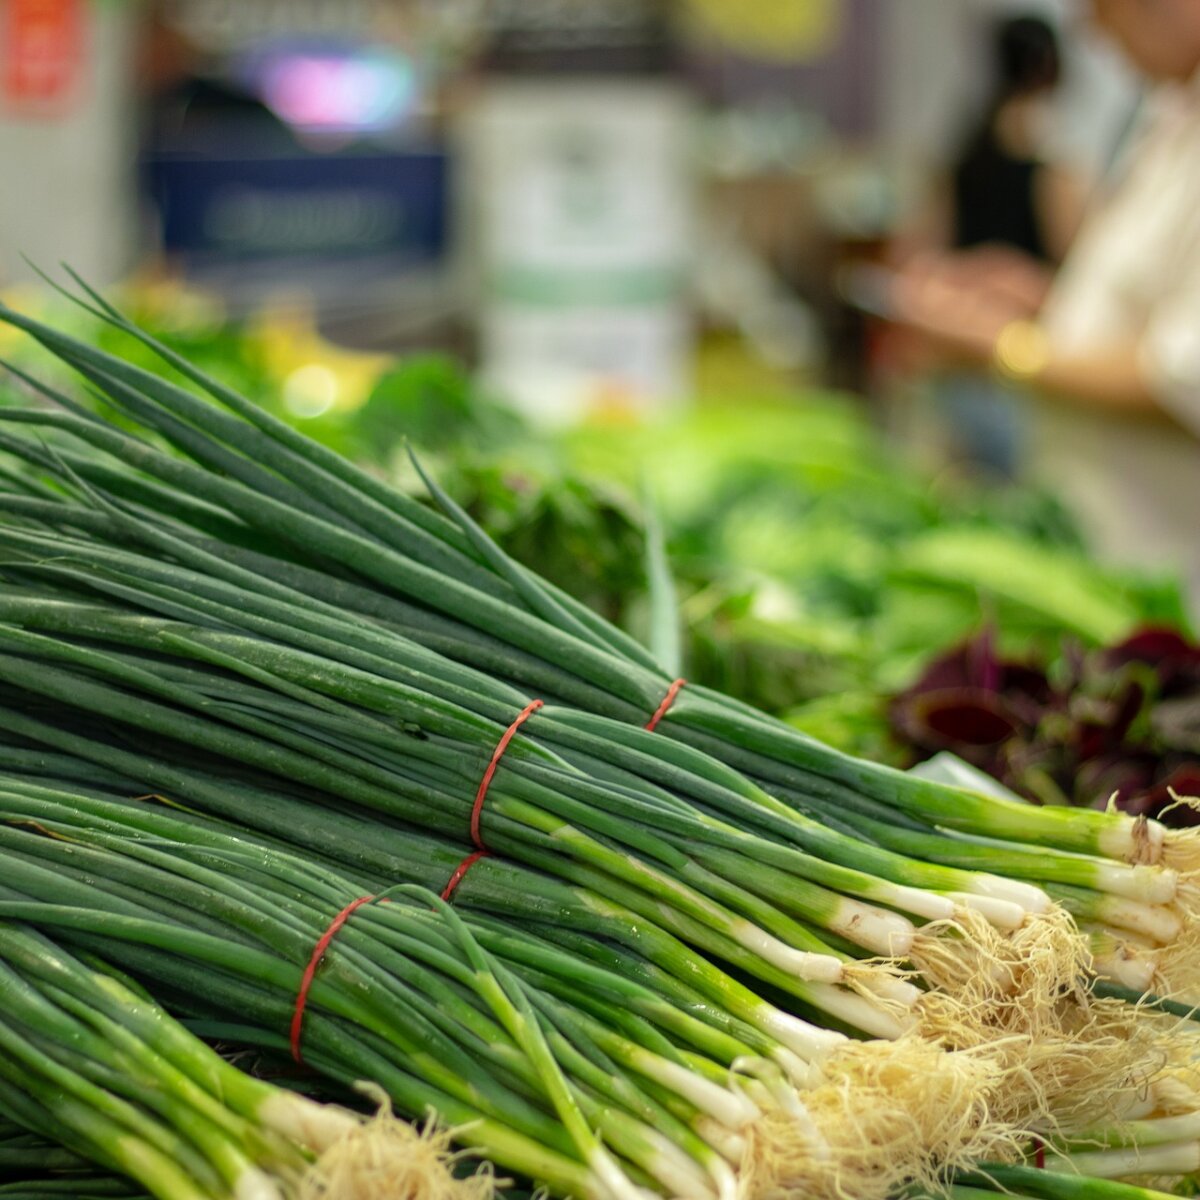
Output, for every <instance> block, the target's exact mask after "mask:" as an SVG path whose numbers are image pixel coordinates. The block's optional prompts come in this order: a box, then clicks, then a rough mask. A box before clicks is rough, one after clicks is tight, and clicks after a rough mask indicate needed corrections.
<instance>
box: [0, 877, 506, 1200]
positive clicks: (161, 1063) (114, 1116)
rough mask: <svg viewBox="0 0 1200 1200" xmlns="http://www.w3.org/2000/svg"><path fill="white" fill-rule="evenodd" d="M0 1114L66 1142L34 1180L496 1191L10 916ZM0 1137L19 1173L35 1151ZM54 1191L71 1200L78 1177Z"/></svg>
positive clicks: (271, 1193) (220, 1192) (268, 1195)
mask: <svg viewBox="0 0 1200 1200" xmlns="http://www.w3.org/2000/svg"><path fill="white" fill-rule="evenodd" d="M5 890H6V891H7V889H5ZM0 1113H3V1114H4V1116H5V1117H7V1118H8V1119H9V1120H10V1121H11V1122H12V1123H13V1124H14V1125H15V1126H17V1127H18V1128H19V1129H22V1130H24V1131H27V1132H30V1133H33V1134H35V1135H40V1136H41V1137H48V1138H53V1139H54V1140H55V1141H57V1142H61V1143H63V1144H64V1145H65V1147H67V1150H68V1153H67V1154H65V1155H61V1154H56V1155H52V1156H51V1158H50V1160H49V1162H47V1161H45V1160H43V1161H41V1162H40V1163H37V1164H36V1165H37V1166H38V1167H39V1168H40V1169H41V1170H43V1171H45V1170H46V1169H47V1168H48V1167H50V1166H51V1165H53V1166H55V1167H57V1169H58V1170H59V1171H62V1170H64V1169H66V1170H71V1169H72V1168H77V1167H78V1165H79V1159H82V1160H86V1161H92V1162H96V1163H99V1164H100V1165H102V1166H104V1167H106V1168H108V1169H110V1170H114V1171H119V1172H121V1173H123V1174H125V1175H127V1176H129V1177H130V1178H132V1179H134V1180H137V1181H138V1183H140V1184H141V1185H142V1186H143V1187H144V1188H146V1189H147V1190H148V1191H149V1192H151V1193H152V1194H153V1195H155V1196H157V1197H162V1198H165V1200H289V1198H292V1200H301V1198H302V1197H306V1196H307V1197H311V1196H314V1195H324V1196H328V1197H330V1198H331V1200H332V1197H334V1196H340V1197H344V1198H345V1200H354V1198H358V1200H368V1198H370V1200H376V1198H378V1197H387V1196H394V1197H405V1198H411V1197H413V1196H417V1195H423V1196H427V1197H429V1198H430V1200H435V1198H443V1197H445V1198H448V1197H450V1196H454V1195H457V1196H459V1197H460V1200H484V1198H485V1197H487V1196H490V1195H491V1194H492V1180H491V1177H490V1175H489V1174H487V1173H484V1174H481V1175H480V1176H478V1177H477V1178H476V1179H474V1180H468V1181H464V1182H463V1183H456V1182H455V1181H454V1180H453V1177H452V1176H451V1174H450V1170H449V1163H448V1160H446V1159H445V1158H444V1157H443V1156H442V1155H441V1154H440V1152H439V1150H438V1149H436V1148H434V1147H432V1146H426V1147H423V1148H424V1149H425V1150H427V1151H430V1152H428V1153H425V1154H422V1153H421V1150H420V1149H418V1150H416V1151H414V1147H421V1146H422V1141H421V1138H420V1136H419V1135H418V1134H416V1133H415V1132H414V1131H413V1130H411V1129H410V1128H409V1127H408V1126H405V1125H402V1124H400V1123H399V1122H397V1121H395V1120H394V1119H392V1118H390V1117H388V1116H381V1117H380V1118H379V1119H377V1120H375V1121H372V1122H369V1123H368V1122H364V1121H361V1120H360V1119H359V1118H357V1117H355V1116H354V1115H352V1114H351V1113H349V1112H347V1111H345V1110H341V1109H336V1108H333V1107H330V1106H326V1105H321V1104H317V1103H314V1102H313V1101H311V1100H307V1099H304V1098H303V1097H301V1096H298V1095H295V1094H294V1093H291V1092H287V1091H281V1090H280V1089H279V1088H277V1087H274V1086H273V1085H271V1084H268V1083H266V1082H264V1081H262V1080H259V1079H254V1078H251V1077H250V1076H248V1075H245V1074H243V1073H242V1072H241V1071H239V1070H237V1069H236V1068H235V1067H233V1066H231V1065H230V1064H229V1063H227V1062H225V1060H224V1059H222V1058H221V1057H220V1056H219V1055H218V1054H216V1053H215V1052H213V1051H212V1050H210V1049H209V1048H208V1047H207V1046H206V1045H205V1044H204V1043H203V1042H201V1041H199V1040H198V1039H197V1038H196V1037H194V1036H193V1035H192V1034H190V1033H188V1032H187V1030H185V1029H184V1028H183V1027H182V1026H180V1025H178V1024H176V1022H174V1021H173V1020H171V1018H170V1017H168V1016H167V1014H166V1013H165V1012H163V1011H162V1009H160V1008H159V1007H158V1006H157V1005H155V1004H154V1003H153V1001H151V1000H150V999H149V998H148V997H147V996H145V995H144V994H142V993H140V992H139V991H137V990H136V989H135V988H134V987H133V986H131V985H130V984H129V983H127V982H126V981H123V980H122V979H121V978H120V977H119V976H118V975H117V974H115V973H113V972H112V971H111V970H107V969H104V968H102V967H100V966H99V965H97V964H96V963H95V962H93V961H87V962H85V961H83V960H81V959H79V958H77V957H75V956H74V955H72V954H70V953H68V952H67V951H65V950H63V949H61V948H60V947H58V946H56V945H55V944H53V943H52V942H50V941H48V940H47V939H46V938H45V937H43V936H41V935H40V934H38V933H36V932H34V931H32V930H29V929H26V928H23V927H22V926H20V925H14V924H11V923H9V922H7V921H5V922H0ZM8 1142H9V1152H8V1156H7V1157H10V1158H12V1159H15V1160H16V1161H17V1162H18V1163H19V1162H20V1161H21V1160H25V1161H26V1162H28V1159H29V1156H30V1153H31V1151H32V1150H36V1149H37V1146H36V1143H35V1144H34V1145H33V1146H32V1147H31V1146H30V1145H29V1144H28V1143H26V1144H24V1145H23V1144H22V1142H21V1140H20V1139H12V1138H9V1139H8ZM74 1155H77V1156H79V1159H76V1158H74V1157H73V1156H74ZM56 1160H57V1161H56ZM383 1164H387V1166H388V1167H389V1168H390V1170H389V1171H388V1172H387V1173H386V1175H385V1172H384V1171H381V1170H379V1169H378V1168H379V1167H380V1166H381V1165H383ZM65 1182H66V1183H67V1184H68V1185H69V1186H70V1187H71V1188H72V1189H73V1190H72V1194H74V1195H80V1194H82V1193H83V1189H84V1182H83V1181H81V1180H79V1179H68V1180H66V1181H65ZM109 1187H110V1188H111V1185H109ZM74 1189H78V1190H74ZM99 1194H106V1193H105V1192H103V1191H102V1192H101V1193H99ZM107 1194H113V1192H112V1191H111V1190H110V1191H108V1192H107ZM116 1194H121V1192H119V1191H118V1192H117V1193H116ZM126 1194H127V1193H126Z"/></svg>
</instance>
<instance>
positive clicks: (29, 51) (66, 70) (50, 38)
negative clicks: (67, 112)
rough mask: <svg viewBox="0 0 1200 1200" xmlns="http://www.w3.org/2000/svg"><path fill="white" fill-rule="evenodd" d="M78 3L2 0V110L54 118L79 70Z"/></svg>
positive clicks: (81, 15)
mask: <svg viewBox="0 0 1200 1200" xmlns="http://www.w3.org/2000/svg"><path fill="white" fill-rule="evenodd" d="M86 20H87V16H86V13H85V12H84V0H5V2H4V3H3V4H0V56H2V60H3V61H2V62H0V81H2V82H0V88H2V91H3V95H4V99H5V102H6V106H7V107H9V108H11V109H16V110H17V111H19V112H22V113H27V114H33V115H38V114H48V115H56V114H58V113H60V112H62V111H63V109H64V107H65V106H66V104H67V103H68V102H69V101H70V100H71V98H72V97H73V96H74V95H75V93H76V89H77V84H78V81H79V78H80V76H81V74H82V71H83V63H84V48H85V29H84V25H85V22H86Z"/></svg>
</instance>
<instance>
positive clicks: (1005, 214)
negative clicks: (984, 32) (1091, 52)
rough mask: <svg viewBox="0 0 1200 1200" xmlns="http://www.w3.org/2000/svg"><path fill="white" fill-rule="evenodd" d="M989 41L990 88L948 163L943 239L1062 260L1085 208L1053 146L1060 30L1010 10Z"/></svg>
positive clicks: (1073, 177) (1071, 172) (1077, 185)
mask: <svg viewBox="0 0 1200 1200" xmlns="http://www.w3.org/2000/svg"><path fill="white" fill-rule="evenodd" d="M991 43H992V45H991V50H992V57H993V67H992V70H993V75H994V79H995V83H994V85H993V89H992V95H991V98H990V99H989V101H988V102H987V104H986V105H985V107H984V111H983V113H982V115H981V117H980V119H979V120H978V121H977V122H976V124H975V126H974V128H972V129H971V130H970V132H969V134H968V136H967V138H966V139H965V141H964V143H963V146H962V148H961V150H960V152H959V154H958V157H957V159H956V160H955V162H954V163H953V165H952V168H951V170H950V173H949V179H948V181H947V184H946V186H945V188H944V191H945V192H946V196H945V197H944V199H943V202H942V203H943V205H944V206H945V207H946V208H947V209H948V212H947V213H946V214H945V217H944V221H945V225H946V226H947V228H946V229H945V231H944V233H943V236H942V238H941V242H942V244H948V245H950V246H953V247H954V248H956V249H968V248H970V247H973V246H1007V247H1011V248H1012V249H1015V250H1019V251H1022V252H1024V253H1025V254H1028V255H1029V256H1031V257H1032V258H1035V259H1038V260H1041V261H1043V262H1057V261H1058V260H1059V259H1061V258H1062V256H1063V254H1064V253H1065V251H1066V249H1067V246H1068V245H1069V244H1070V242H1071V239H1072V238H1073V237H1074V235H1075V230H1076V227H1077V226H1078V224H1079V218H1080V216H1081V214H1082V207H1083V187H1082V184H1081V181H1080V178H1079V174H1078V172H1076V171H1074V170H1072V169H1071V168H1070V167H1069V166H1067V165H1066V164H1065V163H1064V162H1063V161H1062V157H1063V156H1062V155H1061V154H1059V153H1058V152H1057V151H1056V149H1055V147H1054V145H1053V138H1052V126H1053V119H1054V114H1053V112H1052V110H1051V105H1052V103H1053V100H1054V96H1055V93H1056V91H1057V89H1058V87H1059V84H1060V82H1061V79H1062V62H1061V57H1060V53H1059V45H1058V36H1057V35H1056V33H1055V32H1054V29H1053V27H1052V26H1051V25H1050V24H1049V23H1048V22H1046V21H1044V20H1042V18H1041V17H1035V16H1021V17H1008V18H1005V19H1003V20H1000V21H997V22H996V24H995V25H994V27H993V29H992V33H991Z"/></svg>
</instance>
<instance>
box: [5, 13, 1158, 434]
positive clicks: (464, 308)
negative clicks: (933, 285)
mask: <svg viewBox="0 0 1200 1200" xmlns="http://www.w3.org/2000/svg"><path fill="white" fill-rule="evenodd" d="M1034 7H1035V9H1036V10H1040V11H1042V12H1043V13H1045V14H1046V15H1047V16H1048V17H1049V18H1050V19H1052V20H1054V19H1059V18H1060V17H1065V16H1066V14H1065V13H1060V12H1059V11H1058V8H1059V6H1055V5H1053V4H1045V5H1040V6H1034ZM1029 8H1030V6H1029V5H1028V4H1022V5H1019V6H1018V5H1010V4H1003V3H998V2H995V3H984V2H982V0H974V2H969V3H968V2H964V3H955V4H953V5H948V4H946V3H944V0H889V2H888V3H886V4H882V3H878V2H875V0H779V2H778V3H772V4H770V5H745V4H740V3H738V2H737V0H680V2H679V3H674V4H664V3H662V2H661V0H344V2H343V0H289V2H288V3H279V2H276V0H239V2H237V3H234V2H233V0H159V2H151V0H142V2H139V0H4V3H3V4H2V5H0V11H2V12H3V13H4V19H3V22H2V24H0V161H3V163H4V164H5V170H4V173H3V174H4V178H3V185H2V187H0V286H4V287H11V286H12V285H14V284H17V283H19V282H21V281H24V280H31V279H33V278H34V275H33V269H32V267H31V266H30V265H29V263H27V262H26V261H24V260H25V259H28V260H30V261H31V262H32V263H34V264H37V265H38V266H40V267H42V268H45V267H47V266H49V265H51V264H54V263H57V262H58V261H60V260H65V261H68V262H70V263H71V264H72V265H73V266H74V267H75V268H76V269H77V270H79V271H80V272H81V273H82V274H84V275H85V276H87V277H88V278H89V279H91V280H94V281H96V282H99V283H109V282H112V281H115V280H120V279H127V278H130V277H137V278H139V279H143V280H165V279H169V280H183V281H186V282H187V283H189V284H190V285H194V286H195V287H197V288H200V289H203V290H204V291H205V292H208V293H211V294H212V295H213V296H214V297H216V298H219V300H220V301H221V303H222V305H224V306H225V307H227V308H228V309H229V310H230V311H232V312H235V313H239V314H248V313H253V312H258V311H262V310H264V309H270V308H272V307H274V308H276V309H278V308H279V307H280V306H282V307H286V308H289V309H291V310H292V311H293V312H295V313H297V314H298V315H299V314H303V315H304V316H305V317H311V319H312V320H313V321H314V322H315V324H316V326H317V328H319V329H320V331H321V332H322V333H323V334H325V335H327V336H328V337H330V339H331V340H333V341H334V342H336V343H338V344H344V345H346V346H351V347H356V348H362V349H369V350H378V351H380V352H382V353H394V352H396V351H398V350H402V349H404V348H405V347H408V346H413V345H418V346H420V347H422V348H423V349H430V348H446V349H448V350H450V351H452V352H453V353H454V354H455V355H458V356H460V357H461V358H462V360H463V361H464V362H468V363H470V364H471V366H472V367H473V368H478V369H479V370H481V371H482V372H484V374H485V375H486V377H487V378H489V379H490V380H493V381H494V382H495V383H496V385H497V386H498V387H499V388H500V389H501V390H502V391H503V392H505V393H506V394H507V395H509V396H511V397H512V399H513V400H514V401H515V402H517V403H519V404H520V405H522V406H524V407H526V408H528V409H530V410H531V411H534V412H535V413H537V414H539V415H541V416H544V417H547V418H558V419H564V418H567V417H572V416H577V415H578V414H579V412H580V411H582V410H586V409H589V408H593V407H594V406H596V405H612V404H614V403H623V402H628V403H629V404H631V405H633V406H635V407H639V408H640V407H643V406H658V405H670V404H677V403H679V402H680V401H682V400H684V399H685V398H687V397H689V396H692V395H693V394H694V392H695V385H696V371H697V367H698V364H697V354H698V353H702V351H703V349H704V347H705V344H706V339H712V338H713V337H714V336H717V335H724V334H729V335H733V337H734V338H735V339H736V340H737V342H739V343H740V344H743V345H744V347H745V351H746V354H747V356H748V357H749V358H751V359H752V360H753V366H763V367H766V368H768V369H771V370H774V371H779V372H784V373H795V374H796V375H797V376H798V377H800V378H803V379H806V380H807V379H820V380H823V381H825V380H827V381H834V382H836V383H839V384H849V385H861V384H862V383H863V377H864V365H865V358H864V354H863V346H862V336H863V330H862V329H861V328H860V327H859V323H858V322H856V320H855V319H854V318H853V317H852V316H851V315H850V314H849V313H848V312H847V311H846V310H845V308H844V306H843V305H842V304H841V303H840V302H839V299H838V296H837V292H836V289H835V287H834V281H835V279H836V271H837V268H838V266H839V264H841V263H843V262H844V261H845V260H846V259H847V258H848V257H861V256H864V255H865V256H869V255H871V254H873V253H875V252H876V250H877V249H878V248H879V247H880V246H881V245H883V244H884V243H886V242H887V241H888V239H890V238H892V237H894V236H895V235H897V233H898V232H899V231H900V230H902V229H903V228H904V227H905V223H906V222H907V221H909V220H910V219H911V217H912V214H913V212H914V210H915V209H916V208H917V206H918V205H919V204H920V203H921V202H922V196H923V194H924V192H925V190H926V189H927V188H928V187H929V186H930V182H931V180H932V179H933V178H934V177H935V173H936V172H938V171H939V170H944V169H945V168H946V167H947V165H948V164H949V163H950V162H951V161H952V160H953V159H954V157H955V155H956V154H957V153H958V151H959V147H960V144H961V142H962V140H963V138H964V137H965V136H966V135H967V133H968V130H969V127H970V125H971V124H972V122H973V121H974V120H975V119H976V118H977V116H978V113H979V112H980V111H981V110H982V108H983V107H984V105H985V104H986V103H987V101H988V97H989V92H990V90H991V88H992V86H993V80H992V78H991V75H992V73H993V65H992V62H991V61H990V60H991V57H992V55H991V52H990V49H989V45H988V39H989V36H990V29H991V25H992V24H993V23H994V21H995V19H996V17H997V15H998V14H1003V13H1004V12H1006V11H1009V12H1015V11H1021V12H1024V11H1026V10H1028V9H1029ZM1065 59H1066V61H1065V63H1064V70H1063V83H1062V86H1061V87H1060V88H1059V89H1058V90H1057V92H1056V93H1055V96H1054V99H1053V105H1052V108H1053V112H1052V117H1053V120H1054V122H1055V125H1056V129H1055V135H1054V136H1055V152H1056V154H1057V155H1058V156H1060V157H1061V158H1063V159H1064V160H1069V161H1070V162H1071V164H1072V165H1073V167H1074V168H1075V169H1076V170H1077V171H1078V172H1079V175H1080V177H1081V179H1083V178H1085V177H1087V176H1088V175H1089V174H1092V175H1094V174H1096V173H1098V172H1099V171H1100V170H1101V169H1102V167H1103V162H1104V159H1105V156H1106V155H1107V154H1108V153H1109V152H1110V150H1111V148H1112V146H1113V143H1114V140H1115V138H1116V136H1117V133H1118V130H1119V129H1120V126H1121V124H1122V122H1123V121H1125V120H1126V119H1127V117H1128V114H1129V112H1130V110H1131V108H1132V105H1133V104H1134V101H1135V95H1136V93H1135V88H1134V84H1133V82H1132V80H1131V78H1130V77H1129V76H1128V74H1127V73H1125V72H1124V70H1123V68H1122V67H1121V66H1120V64H1119V62H1118V61H1117V59H1116V57H1115V55H1113V54H1112V53H1111V51H1109V50H1107V49H1106V48H1105V47H1103V46H1102V45H1101V44H1099V43H1098V41H1096V39H1094V38H1093V37H1091V36H1090V35H1088V36H1086V37H1082V38H1079V37H1072V38H1071V40H1070V44H1069V47H1068V49H1067V51H1066V52H1065Z"/></svg>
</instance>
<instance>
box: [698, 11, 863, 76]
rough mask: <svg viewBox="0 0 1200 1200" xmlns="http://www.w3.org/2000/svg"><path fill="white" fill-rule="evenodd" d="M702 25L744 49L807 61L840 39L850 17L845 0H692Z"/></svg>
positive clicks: (758, 55)
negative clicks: (762, 0)
mask: <svg viewBox="0 0 1200 1200" xmlns="http://www.w3.org/2000/svg"><path fill="white" fill-rule="evenodd" d="M688 7H689V8H690V10H691V13H692V16H693V17H694V18H695V20H696V21H697V22H698V24H699V25H700V26H701V28H702V29H703V30H704V31H705V32H706V33H709V34H711V35H713V36H714V37H717V38H719V39H720V40H721V41H722V42H723V43H724V44H725V45H727V46H729V47H730V48H731V49H733V50H736V51H738V52H739V53H741V54H747V55H751V56H753V57H756V58H772V59H785V60H788V61H791V62H803V61H806V60H808V59H813V58H819V57H820V56H821V55H823V54H828V53H829V51H830V50H831V49H832V48H833V47H834V46H835V45H836V44H837V40H838V38H839V37H840V36H841V33H842V24H843V21H844V18H845V12H844V5H843V3H842V0H771V3H770V4H746V3H745V0H688Z"/></svg>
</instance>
